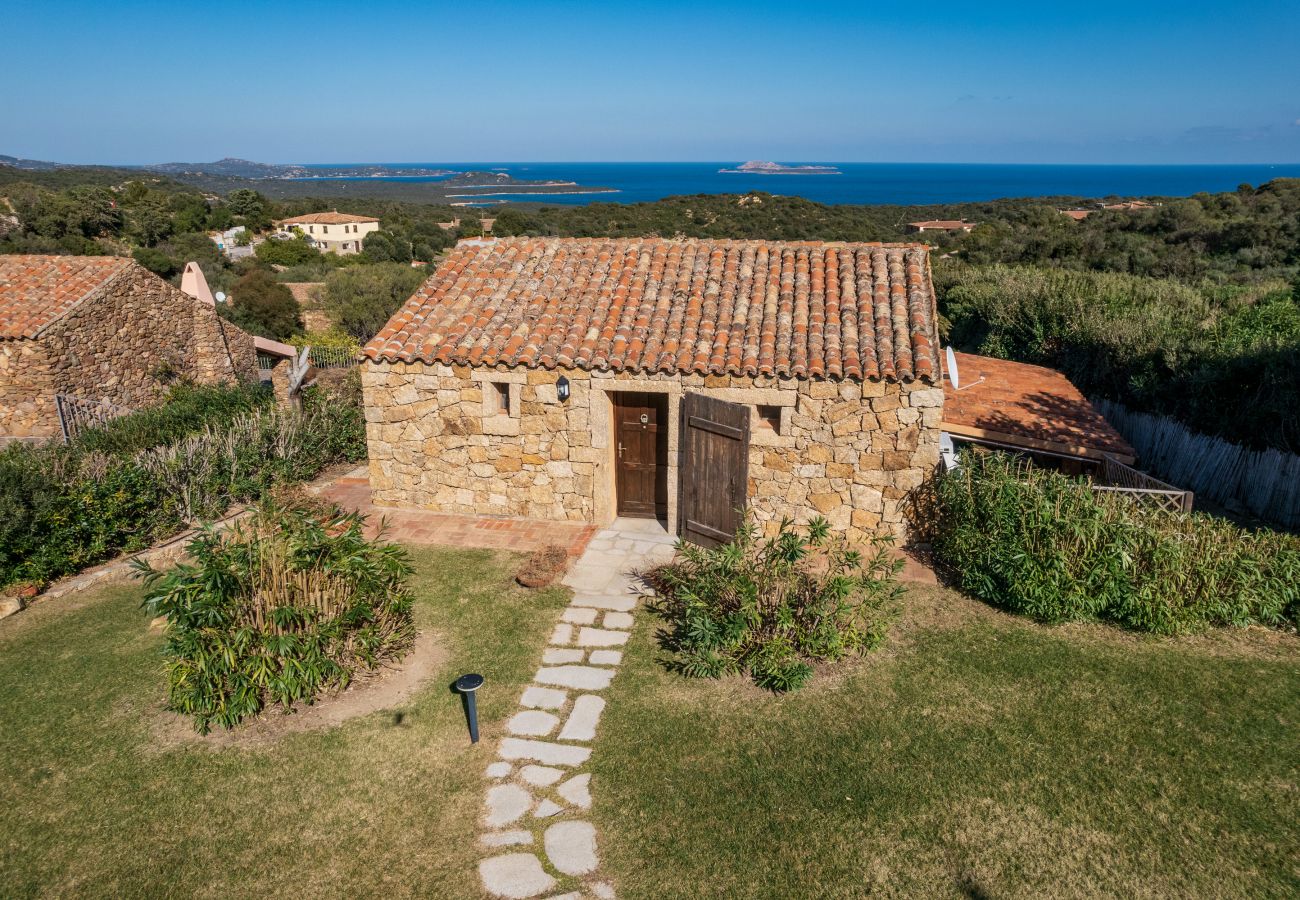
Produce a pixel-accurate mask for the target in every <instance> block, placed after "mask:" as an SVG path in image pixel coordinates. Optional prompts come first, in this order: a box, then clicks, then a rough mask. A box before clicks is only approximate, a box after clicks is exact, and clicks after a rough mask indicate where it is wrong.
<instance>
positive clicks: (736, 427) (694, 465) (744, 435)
mask: <svg viewBox="0 0 1300 900" xmlns="http://www.w3.org/2000/svg"><path fill="white" fill-rule="evenodd" d="M681 447H682V468H681V471H680V473H679V474H678V479H677V480H678V481H679V482H680V483H681V502H680V504H679V506H680V509H681V513H680V517H681V537H682V540H686V541H690V542H691V543H692V544H699V545H700V546H701V547H716V546H717V545H719V544H726V543H729V542H730V541H731V539H732V538H733V537H735V536H736V529H737V528H738V527H739V526H740V522H741V519H742V517H743V516H744V508H745V496H746V493H747V492H748V490H749V407H748V406H743V405H741V404H739V403H727V402H725V401H723V400H718V399H715V398H713V397H708V396H705V395H703V394H687V395H686V396H685V397H683V398H682V435H681Z"/></svg>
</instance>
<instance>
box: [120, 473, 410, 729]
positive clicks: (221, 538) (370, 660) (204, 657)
mask: <svg viewBox="0 0 1300 900" xmlns="http://www.w3.org/2000/svg"><path fill="white" fill-rule="evenodd" d="M323 506H326V507H327V505H326V504H322V503H320V502H319V501H317V502H315V503H313V502H311V501H310V500H309V499H308V498H302V499H300V500H298V501H296V502H295V500H293V499H288V500H285V499H280V498H276V499H267V500H264V501H262V503H261V504H259V505H258V507H257V508H256V509H255V510H254V511H253V513H252V515H250V516H249V517H248V518H247V519H244V520H242V521H240V522H236V523H235V524H234V525H232V526H231V527H230V528H228V529H226V530H225V531H215V530H213V529H211V528H205V529H204V530H203V531H201V532H200V533H199V534H198V536H196V537H195V538H194V539H193V540H192V541H190V542H189V544H188V545H187V546H186V552H187V554H188V556H189V558H190V560H192V562H189V561H187V562H182V563H178V564H177V565H176V566H174V567H173V568H171V569H169V570H165V571H164V570H156V569H153V568H152V567H150V566H149V564H148V563H143V562H141V563H139V564H138V566H137V568H138V570H139V572H140V573H141V574H142V575H143V577H144V578H145V583H146V585H147V586H148V590H147V591H146V593H145V599H144V603H145V606H146V607H147V608H148V609H149V611H150V612H151V613H153V614H155V615H158V614H161V615H163V616H166V617H167V629H166V632H167V645H166V647H165V649H164V651H163V653H164V656H165V657H166V659H167V676H168V708H169V709H172V710H174V711H176V712H179V713H182V714H183V715H186V716H189V717H191V718H192V719H193V720H194V725H195V729H196V730H197V731H198V732H199V733H200V734H206V733H207V732H208V730H209V729H210V728H211V727H212V726H213V725H218V726H221V727H224V728H233V727H234V726H235V725H238V724H239V723H240V722H242V721H243V720H244V719H246V718H249V717H251V716H256V715H258V714H259V713H261V712H262V711H263V710H264V709H265V708H267V707H269V706H275V705H278V706H280V707H282V708H283V709H284V710H289V709H291V708H293V706H294V705H296V704H300V703H311V702H312V701H313V700H315V699H316V698H317V697H318V696H320V695H321V694H322V693H323V692H325V691H327V690H331V689H335V690H341V689H343V688H346V687H347V686H348V684H349V683H350V682H351V681H352V679H353V678H354V677H355V676H356V675H357V674H358V673H359V672H361V671H364V670H373V669H375V668H377V667H378V666H379V665H380V664H381V663H386V662H393V661H396V660H397V659H400V658H401V657H402V656H404V655H405V654H406V652H407V651H408V650H410V648H411V643H412V641H413V640H414V637H415V629H414V626H413V624H412V618H411V599H412V598H411V593H410V590H409V589H408V588H407V585H406V579H407V576H409V575H410V574H411V564H410V560H409V557H408V555H407V553H406V551H405V550H403V549H402V547H401V546H399V545H397V544H390V543H387V542H381V541H378V540H367V539H366V537H365V535H364V529H365V524H366V522H365V519H364V518H363V517H362V516H361V515H359V514H358V513H355V512H352V513H345V512H343V511H342V510H339V509H338V508H337V507H333V508H328V507H327V508H322V507H323Z"/></svg>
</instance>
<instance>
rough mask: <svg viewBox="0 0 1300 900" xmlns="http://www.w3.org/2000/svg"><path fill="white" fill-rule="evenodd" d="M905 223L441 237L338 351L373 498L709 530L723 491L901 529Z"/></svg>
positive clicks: (920, 415)
mask: <svg viewBox="0 0 1300 900" xmlns="http://www.w3.org/2000/svg"><path fill="white" fill-rule="evenodd" d="M926 254H927V251H926V248H925V247H924V246H914V245H889V244H865V243H864V244H851V243H822V242H800V243H783V242H775V241H729V240H662V239H626V240H622V239H621V240H612V239H537V238H509V239H499V240H471V241H462V242H461V243H460V244H459V245H457V247H456V248H455V249H454V250H453V251H452V252H451V254H450V255H449V256H448V258H447V259H446V261H445V262H444V263H443V264H442V265H441V266H439V268H438V269H437V271H436V272H435V273H434V274H433V275H432V276H430V278H429V279H428V280H427V281H426V282H425V283H424V284H423V286H422V287H421V288H420V289H419V290H418V291H417V292H416V293H415V295H414V296H412V297H411V298H410V300H408V301H407V303H406V305H405V306H403V307H402V309H401V310H399V311H398V312H397V314H396V315H394V316H393V318H392V319H391V320H390V321H389V322H388V324H387V325H386V326H385V328H384V329H383V330H382V331H381V332H380V333H379V334H378V335H377V336H376V337H375V339H374V340H372V341H371V342H370V343H369V344H367V345H366V347H365V349H364V356H365V362H364V363H363V366H362V384H363V386H364V391H365V402H366V420H367V436H368V441H369V452H370V481H371V489H372V495H373V500H374V502H375V503H376V504H377V505H380V506H401V507H416V508H424V509H436V510H441V511H444V512H449V513H470V514H482V515H493V516H522V517H529V518H537V519H564V520H579V521H587V522H593V523H597V524H604V523H607V522H609V521H610V520H612V519H613V518H614V517H615V516H646V517H649V516H654V517H658V518H660V519H661V520H663V521H664V523H665V525H666V527H667V528H668V529H669V530H670V531H672V532H673V533H677V534H681V535H683V536H685V537H686V538H688V539H690V540H694V541H697V542H699V543H704V544H709V543H714V542H717V541H721V540H725V539H726V538H727V536H728V535H729V534H730V533H731V532H732V531H733V530H734V527H735V524H736V521H737V518H736V516H737V510H738V508H739V507H742V506H747V507H748V509H749V510H750V512H751V513H752V515H753V516H754V517H755V519H756V520H757V521H758V522H760V523H762V524H763V526H764V527H765V529H766V530H768V531H771V530H773V529H774V528H775V527H776V523H777V522H778V521H779V520H780V519H781V518H782V517H786V516H789V517H792V518H794V519H797V520H800V521H806V520H807V519H808V518H810V517H812V516H814V515H823V516H825V517H826V518H827V519H829V520H830V522H831V523H832V524H833V525H834V526H835V527H836V528H837V529H840V530H841V531H844V532H847V533H848V534H849V535H850V536H851V537H865V536H867V535H870V534H874V533H876V532H878V531H888V532H892V533H894V534H896V535H899V536H905V535H904V530H905V525H904V517H903V510H902V504H903V501H904V497H905V496H906V495H907V494H908V492H909V491H911V490H912V489H913V488H915V487H917V486H918V485H920V484H921V482H922V481H923V480H924V479H925V478H926V477H927V475H928V474H929V473H930V472H931V471H932V470H933V469H934V468H935V466H936V465H937V463H938V459H939V429H940V422H941V419H942V406H943V389H942V385H941V372H940V365H939V360H938V356H937V348H938V336H937V334H936V332H935V320H936V315H937V314H936V310H935V298H934V290H933V288H932V285H931V280H930V271H929V261H928V257H927V255H926Z"/></svg>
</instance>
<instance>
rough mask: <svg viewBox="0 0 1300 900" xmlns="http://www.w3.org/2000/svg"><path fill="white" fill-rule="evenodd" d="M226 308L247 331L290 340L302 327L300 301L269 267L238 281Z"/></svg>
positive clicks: (255, 271)
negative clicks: (268, 269)
mask: <svg viewBox="0 0 1300 900" xmlns="http://www.w3.org/2000/svg"><path fill="white" fill-rule="evenodd" d="M267 243H268V244H269V243H271V242H270V241H268V242H267ZM263 246H266V245H265V244H264V245H263ZM312 252H313V253H314V252H315V251H314V250H313V251H312ZM222 312H223V313H224V314H225V315H226V316H227V317H228V318H229V319H230V320H231V321H232V322H234V323H235V324H236V325H238V326H239V327H240V328H243V329H244V330H245V331H248V332H250V333H251V334H258V335H261V336H262V337H268V338H272V339H274V340H277V341H287V340H289V338H291V337H293V336H294V335H295V334H298V333H300V332H301V331H302V310H301V309H300V308H299V306H298V301H297V300H295V299H293V294H291V293H290V292H289V289H288V288H287V287H285V286H284V285H283V284H281V283H280V282H278V281H276V280H275V276H273V275H272V274H271V273H270V272H267V271H266V270H265V269H249V270H248V271H247V272H246V273H245V274H244V275H243V276H242V277H241V278H240V279H239V280H238V281H236V282H235V284H234V286H233V287H232V288H231V300H230V302H229V303H228V304H227V306H226V307H225V308H223V309H222Z"/></svg>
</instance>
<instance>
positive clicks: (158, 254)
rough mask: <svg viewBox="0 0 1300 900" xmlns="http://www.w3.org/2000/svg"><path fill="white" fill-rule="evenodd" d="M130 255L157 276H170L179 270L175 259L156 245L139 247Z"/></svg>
mask: <svg viewBox="0 0 1300 900" xmlns="http://www.w3.org/2000/svg"><path fill="white" fill-rule="evenodd" d="M131 256H132V257H134V259H135V261H136V262H138V263H139V264H140V265H142V266H144V267H145V268H146V269H148V270H149V271H150V272H153V273H154V274H155V275H157V276H158V277H159V278H171V277H172V276H173V275H175V274H176V273H177V272H179V271H180V268H179V267H178V266H177V264H176V260H175V259H174V258H173V257H171V256H169V255H167V254H166V253H164V252H163V251H162V250H159V249H158V248H156V247H140V248H138V249H137V250H136V251H135V252H134V253H132V254H131Z"/></svg>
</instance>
